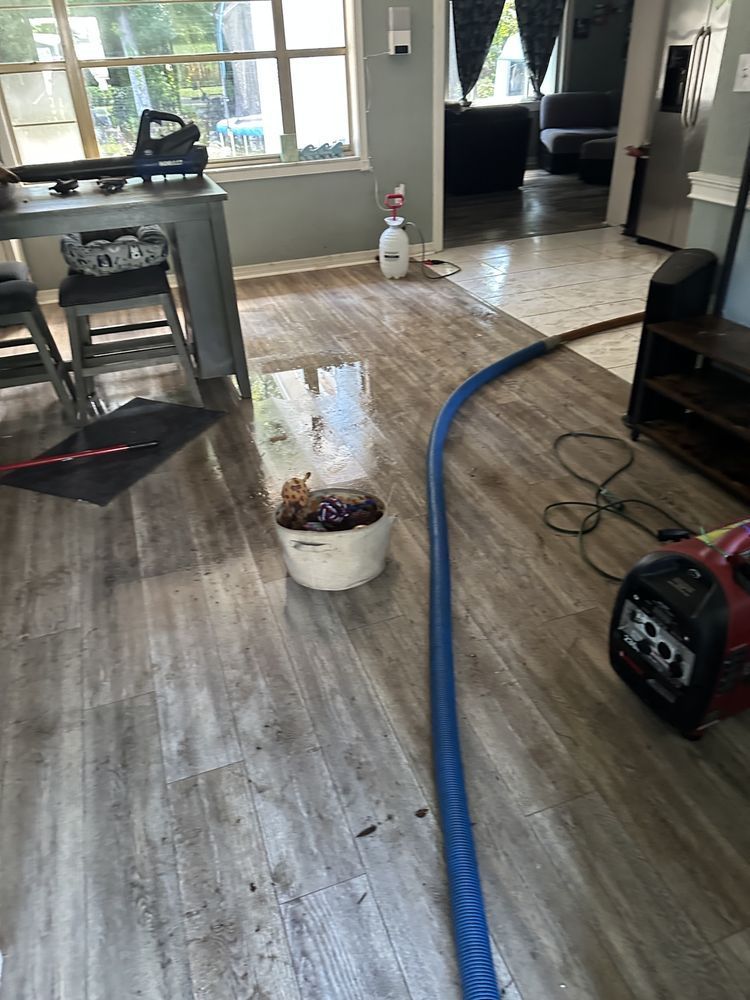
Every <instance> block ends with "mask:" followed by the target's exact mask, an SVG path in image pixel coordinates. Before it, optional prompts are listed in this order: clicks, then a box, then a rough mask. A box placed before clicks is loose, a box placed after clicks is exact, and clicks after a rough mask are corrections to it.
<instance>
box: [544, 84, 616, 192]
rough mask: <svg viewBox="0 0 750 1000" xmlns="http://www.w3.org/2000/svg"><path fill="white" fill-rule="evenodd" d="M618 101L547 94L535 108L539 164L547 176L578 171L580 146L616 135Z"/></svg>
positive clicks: (590, 94)
mask: <svg viewBox="0 0 750 1000" xmlns="http://www.w3.org/2000/svg"><path fill="white" fill-rule="evenodd" d="M619 103H620V102H619V98H617V97H615V95H613V94H599V93H595V92H589V91H581V92H579V93H571V94H548V95H547V96H545V97H543V98H542V102H541V105H540V108H539V162H540V164H541V166H542V167H543V168H544V169H545V170H547V171H548V172H549V173H551V174H566V173H573V172H574V171H576V170H577V169H578V159H579V155H580V152H581V146H583V144H584V143H585V142H589V141H591V140H592V139H608V138H611V137H612V136H616V135H617V118H618V112H619Z"/></svg>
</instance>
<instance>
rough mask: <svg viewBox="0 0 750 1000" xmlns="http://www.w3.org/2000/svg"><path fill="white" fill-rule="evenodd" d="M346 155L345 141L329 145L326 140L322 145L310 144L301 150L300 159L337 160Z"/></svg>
mask: <svg viewBox="0 0 750 1000" xmlns="http://www.w3.org/2000/svg"><path fill="white" fill-rule="evenodd" d="M343 155H344V143H343V140H342V141H340V142H334V143H333V145H329V144H328V143H327V142H324V143H323V145H322V146H313V145H312V144H311V145H308V146H305V147H304V148H303V149H300V151H299V158H300V160H335V159H337V158H338V157H341V156H343Z"/></svg>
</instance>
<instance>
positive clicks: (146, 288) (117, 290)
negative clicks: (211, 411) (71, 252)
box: [60, 264, 202, 420]
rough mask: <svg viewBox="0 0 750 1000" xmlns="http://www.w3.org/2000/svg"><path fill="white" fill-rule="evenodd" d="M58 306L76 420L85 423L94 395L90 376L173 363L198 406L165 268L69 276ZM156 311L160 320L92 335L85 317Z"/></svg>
mask: <svg viewBox="0 0 750 1000" xmlns="http://www.w3.org/2000/svg"><path fill="white" fill-rule="evenodd" d="M60 305H61V306H62V307H63V309H64V310H65V315H66V317H67V321H68V331H69V333H70V348H71V353H72V355H73V375H74V377H75V392H76V404H77V410H78V415H79V417H80V419H82V420H85V419H86V418H87V415H88V401H89V399H90V397H92V396H93V395H94V392H95V390H94V381H93V379H94V376H95V375H103V374H105V373H106V372H118V371H125V370H126V369H129V368H141V367H143V366H145V365H161V364H166V363H169V362H170V361H172V360H177V361H178V362H179V364H180V365H182V368H183V370H184V372H185V378H186V380H187V383H188V386H189V388H190V390H191V393H192V394H193V396H194V397H195V399H196V401H197V402H198V403H201V405H202V400H201V397H200V392H199V390H198V383H197V382H196V379H195V372H194V371H193V364H192V361H191V358H190V352H189V349H188V345H187V343H186V341H185V335H184V334H183V332H182V326H181V325H180V320H179V318H178V316H177V310H176V309H175V304H174V299H173V298H172V292H171V290H170V288H169V283H168V282H167V273H166V267H165V266H164V265H161V264H160V265H157V266H154V267H144V268H139V269H135V270H132V271H120V272H118V273H116V274H107V275H102V276H97V275H88V274H69V275H68V277H67V278H65V279H64V280H63V282H62V284H61V285H60ZM146 306H160V307H161V309H162V311H163V312H164V316H165V318H164V319H163V320H153V321H150V322H139V323H124V324H120V325H118V326H104V327H98V328H96V329H92V328H91V325H90V323H89V317H90V316H92V315H94V314H96V313H103V312H114V311H116V310H119V309H141V308H145V307H146ZM163 327H168V328H169V333H166V334H157V335H154V336H147V337H143V336H141V337H126V338H124V339H118V340H111V339H110V340H106V341H105V340H101V339H99V338H102V337H105V336H111V335H113V334H118V333H123V334H125V333H134V332H136V331H144V330H154V329H157V328H163Z"/></svg>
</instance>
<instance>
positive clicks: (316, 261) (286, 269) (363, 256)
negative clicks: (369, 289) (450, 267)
mask: <svg viewBox="0 0 750 1000" xmlns="http://www.w3.org/2000/svg"><path fill="white" fill-rule="evenodd" d="M412 252H414V253H416V254H420V253H421V252H422V244H421V243H412ZM425 252H426V253H428V254H431V253H434V252H435V246H434V244H433V243H431V242H430V243H426V244H425ZM377 257H378V251H377V250H355V251H353V252H352V253H331V254H324V255H323V256H322V257H300V258H298V259H296V260H276V261H270V262H269V263H266V264H240V265H239V266H238V267H235V268H233V269H232V274H233V275H234V280H235V281H245V280H246V279H248V278H265V277H268V276H270V275H275V274H294V273H296V272H298V271H325V270H327V269H328V268H331V267H352V266H353V265H355V264H372V263H373V262H374V261H376V260H377ZM169 283H170V285H172V287H173V288H174V287H175V286H176V284H177V279H176V277H175V275H174V274H170V275H169ZM38 298H39V304H40V305H43V306H49V305H54V304H56V303H57V289H56V288H44V289H42V290H41V291H40V292H39V295H38Z"/></svg>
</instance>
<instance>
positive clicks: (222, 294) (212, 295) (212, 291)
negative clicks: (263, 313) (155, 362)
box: [173, 208, 251, 398]
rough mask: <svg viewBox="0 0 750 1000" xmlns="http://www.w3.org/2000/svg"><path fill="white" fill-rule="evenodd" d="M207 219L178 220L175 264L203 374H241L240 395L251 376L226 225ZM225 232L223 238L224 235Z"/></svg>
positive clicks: (247, 390) (221, 216) (221, 220)
mask: <svg viewBox="0 0 750 1000" xmlns="http://www.w3.org/2000/svg"><path fill="white" fill-rule="evenodd" d="M218 212H219V218H218V219H217V218H216V217H215V215H214V213H213V209H211V210H210V211H209V216H208V218H206V219H197V220H196V219H192V220H187V221H178V222H175V223H174V230H173V232H174V249H175V253H174V264H175V271H176V273H177V279H178V283H179V287H180V297H181V299H182V304H183V309H184V311H185V319H186V322H187V325H188V326H189V329H190V333H191V340H192V344H193V349H194V352H195V359H196V364H197V367H198V376H199V378H216V377H219V376H223V375H236V377H237V384H238V386H239V391H240V395H241V396H244V397H245V398H250V396H251V392H250V379H249V377H248V373H247V362H246V360H245V351H244V347H243V344H242V329H241V327H240V319H239V314H238V312H237V298H236V293H235V290H234V281H233V278H232V262H231V257H230V254H229V244H228V241H227V236H226V226H225V225H224V213H223V211H222V210H221V208H219V209H218ZM222 236H223V238H222Z"/></svg>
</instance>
